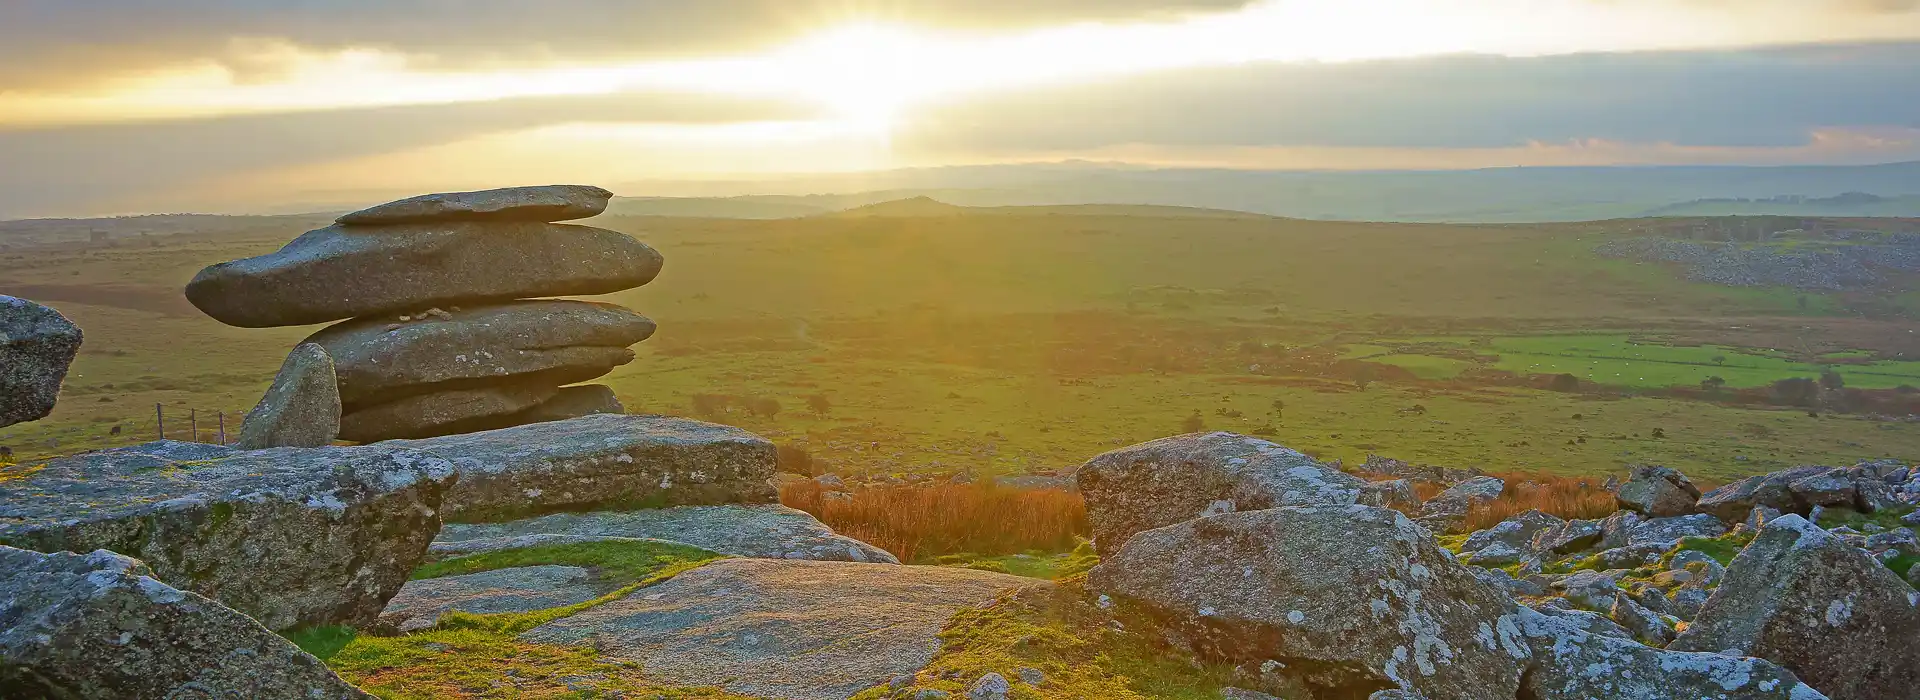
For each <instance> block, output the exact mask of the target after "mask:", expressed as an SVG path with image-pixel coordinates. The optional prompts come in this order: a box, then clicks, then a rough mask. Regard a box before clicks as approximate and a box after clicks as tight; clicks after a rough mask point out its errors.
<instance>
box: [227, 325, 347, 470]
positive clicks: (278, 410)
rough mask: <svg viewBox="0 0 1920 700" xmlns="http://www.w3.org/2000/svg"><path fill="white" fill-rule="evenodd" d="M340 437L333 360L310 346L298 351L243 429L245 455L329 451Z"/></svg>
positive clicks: (301, 346)
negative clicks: (314, 449)
mask: <svg viewBox="0 0 1920 700" xmlns="http://www.w3.org/2000/svg"><path fill="white" fill-rule="evenodd" d="M339 435H340V390H339V387H338V385H337V384H336V383H335V379H334V372H333V358H331V357H328V356H327V351H326V349H325V348H322V347H320V346H318V345H314V344H312V343H301V344H299V345H297V346H294V348H293V352H291V353H288V354H287V359H286V361H285V362H283V363H281V364H280V373H279V374H277V375H274V378H273V386H271V387H269V388H268V389H267V394H266V396H263V397H261V398H260V403H259V405H256V406H254V407H253V410H252V411H248V412H247V417H246V420H245V421H243V422H242V423H241V424H240V441H239V442H237V443H235V444H234V446H235V447H238V448H240V449H243V450H264V449H267V448H269V447H326V446H327V445H331V444H333V439H334V438H336V437H339Z"/></svg>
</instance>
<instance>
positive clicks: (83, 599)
mask: <svg viewBox="0 0 1920 700" xmlns="http://www.w3.org/2000/svg"><path fill="white" fill-rule="evenodd" d="M0 592H4V593H3V594H0V697H8V698H22V699H23V700H24V699H25V698H70V699H73V700H119V699H121V698H303V699H307V700H348V699H351V700H361V699H366V700H371V698H372V697H373V696H371V695H368V694H366V693H363V692H361V691H359V690H358V689H355V688H354V687H353V686H352V685H349V684H348V683H347V682H346V681H343V680H341V679H340V677H339V676H336V675H334V673H333V672H332V671H330V670H327V667H326V666H324V665H322V664H321V663H320V661H319V660H318V659H315V658H313V657H312V656H309V655H308V654H307V653H306V652H303V651H301V650H300V649H299V647H295V646H294V645H293V643H292V642H288V641H287V640H285V639H282V638H281V637H280V636H279V635H276V634H274V633H272V632H269V631H267V629H266V628H265V627H261V626H260V623H258V622H255V621H253V620H252V619H249V618H248V617H247V616H246V615H242V614H240V613H239V612H236V611H234V610H232V609H230V608H228V607H226V606H223V605H221V604H219V603H217V602H214V601H212V600H208V599H207V598H205V597H202V596H201V595H199V594H197V593H193V592H191V591H184V590H180V589H178V588H175V587H173V586H171V585H168V584H166V583H163V582H161V581H160V580H158V579H156V578H154V575H153V572H152V571H151V570H149V569H147V567H146V566H145V565H144V564H142V563H140V562H138V561H135V560H133V559H130V558H128V557H125V556H121V555H118V554H114V553H113V552H108V551H104V550H96V551H94V552H93V553H91V554H75V553H72V552H56V553H53V554H42V553H39V552H32V551H27V550H22V549H14V548H12V547H4V546H0Z"/></svg>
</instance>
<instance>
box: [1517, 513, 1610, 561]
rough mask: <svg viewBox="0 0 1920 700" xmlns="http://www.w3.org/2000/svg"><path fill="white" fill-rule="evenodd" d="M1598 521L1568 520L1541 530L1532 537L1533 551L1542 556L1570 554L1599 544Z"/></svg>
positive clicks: (1599, 528)
mask: <svg viewBox="0 0 1920 700" xmlns="http://www.w3.org/2000/svg"><path fill="white" fill-rule="evenodd" d="M1601 534H1602V530H1601V527H1600V521H1598V520H1568V521H1566V522H1565V523H1562V524H1560V525H1556V526H1554V527H1550V528H1547V529H1545V530H1541V531H1540V532H1539V533H1537V534H1535V535H1534V537H1533V550H1534V551H1536V552H1540V553H1542V554H1572V553H1574V552H1579V551H1582V550H1585V549H1587V548H1588V547H1592V546H1593V545H1595V544H1598V543H1599V542H1600V536H1601Z"/></svg>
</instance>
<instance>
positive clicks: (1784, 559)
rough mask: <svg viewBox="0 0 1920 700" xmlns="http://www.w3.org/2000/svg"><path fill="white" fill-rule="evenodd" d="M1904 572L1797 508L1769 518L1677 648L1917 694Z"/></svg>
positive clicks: (1916, 654) (1918, 625)
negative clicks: (1745, 657) (1727, 652)
mask: <svg viewBox="0 0 1920 700" xmlns="http://www.w3.org/2000/svg"><path fill="white" fill-rule="evenodd" d="M1916 597H1920V594H1916V593H1914V591H1913V589H1912V588H1911V587H1909V586H1908V585H1907V584H1906V582H1904V581H1901V580H1900V577H1899V576H1898V575H1895V574H1894V573H1893V572H1892V571H1889V570H1887V568H1886V567H1885V566H1882V565H1880V563H1879V562H1877V561H1874V560H1873V559H1872V558H1871V557H1868V556H1867V555H1865V554H1862V553H1861V552H1860V551H1859V550H1856V549H1854V548H1853V547H1850V546H1847V545H1846V544H1844V543H1842V542H1841V541H1840V539H1839V538H1837V537H1834V536H1833V535H1832V534H1830V533H1828V532H1827V531H1825V530H1822V529H1820V528H1819V527H1818V526H1815V525H1814V524H1812V523H1809V522H1807V521H1806V519H1804V518H1801V517H1799V516H1797V515H1784V516H1781V517H1779V518H1776V519H1774V520H1773V522H1770V523H1767V525H1766V527H1765V528H1762V529H1761V530H1760V533H1759V535H1758V536H1757V537H1755V538H1754V540H1753V542H1752V543H1751V544H1749V545H1747V547H1746V549H1744V550H1741V552H1740V554H1739V556H1736V557H1734V560H1733V565H1732V566H1730V567H1728V569H1727V577H1726V580H1724V581H1722V582H1721V584H1720V587H1719V588H1718V589H1716V590H1715V591H1714V592H1713V596H1712V597H1711V598H1709V599H1708V601H1707V604H1706V606H1705V607H1704V608H1702V609H1701V610H1700V613H1699V614H1698V615H1697V616H1696V617H1695V618H1694V620H1693V623H1692V624H1691V625H1689V626H1688V627H1687V630H1686V631H1685V632H1683V633H1681V635H1680V637H1679V638H1678V639H1676V640H1675V641H1674V643H1673V648H1674V649H1679V650H1689V651H1708V650H1722V649H1739V650H1740V651H1741V652H1742V653H1745V654H1751V655H1754V656H1758V657H1761V658H1764V659H1768V660H1771V661H1774V662H1776V663H1779V664H1781V665H1783V666H1786V667H1788V668H1791V669H1793V670H1794V672H1795V673H1797V674H1799V675H1800V677H1802V678H1804V679H1806V681H1807V682H1808V683H1810V684H1812V685H1813V686H1814V687H1817V688H1820V689H1821V690H1823V691H1825V692H1826V693H1828V694H1830V695H1832V696H1833V697H1835V698H1864V699H1877V698H1888V699H1891V698H1911V697H1913V693H1914V691H1915V689H1916V688H1920V644H1915V643H1914V640H1915V639H1920V612H1917V611H1916V610H1915V607H1914V606H1915V598H1916Z"/></svg>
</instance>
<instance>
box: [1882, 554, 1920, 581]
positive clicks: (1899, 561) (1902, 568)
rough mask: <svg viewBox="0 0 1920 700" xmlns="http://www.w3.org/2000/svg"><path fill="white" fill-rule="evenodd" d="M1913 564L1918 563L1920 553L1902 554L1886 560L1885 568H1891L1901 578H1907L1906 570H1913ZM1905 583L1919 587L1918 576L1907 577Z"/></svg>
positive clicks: (1919, 578)
mask: <svg viewBox="0 0 1920 700" xmlns="http://www.w3.org/2000/svg"><path fill="white" fill-rule="evenodd" d="M1915 564H1920V554H1902V555H1900V556H1897V557H1894V558H1892V559H1888V560H1887V568H1889V569H1893V573H1896V574H1899V575H1900V578H1903V579H1905V578H1907V572H1908V571H1911V570H1913V565H1915ZM1907 584H1908V585H1910V586H1913V587H1914V588H1920V576H1915V577H1913V578H1911V579H1907Z"/></svg>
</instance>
